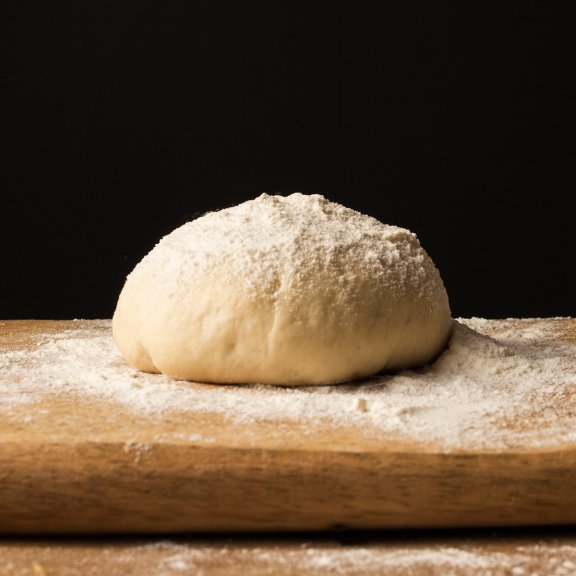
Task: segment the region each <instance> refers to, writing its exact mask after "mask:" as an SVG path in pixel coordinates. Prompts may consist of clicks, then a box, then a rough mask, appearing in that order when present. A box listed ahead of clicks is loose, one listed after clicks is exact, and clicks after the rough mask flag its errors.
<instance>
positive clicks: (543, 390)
mask: <svg viewBox="0 0 576 576" xmlns="http://www.w3.org/2000/svg"><path fill="white" fill-rule="evenodd" d="M560 321H561V320H560V319H553V318H551V319H545V320H542V319H541V320H538V321H534V320H517V319H513V320H484V319H479V318H473V319H458V320H455V321H454V331H453V336H452V338H451V341H450V345H449V347H448V349H447V350H446V351H445V352H444V354H443V355H442V356H441V357H440V358H438V359H437V360H436V362H434V363H433V364H431V365H429V366H426V367H424V368H422V369H420V370H415V371H414V370H412V371H403V372H400V373H397V374H393V375H384V376H378V377H375V378H372V379H370V380H365V381H362V382H358V383H354V384H341V385H336V386H319V387H318V386H316V387H302V388H294V387H291V388H282V387H273V386H258V385H247V386H219V385H207V384H196V383H190V382H183V381H177V380H173V379H171V378H168V377H166V376H163V375H156V374H145V373H142V372H138V371H136V370H134V369H132V368H130V367H129V366H128V365H126V364H125V362H124V361H123V359H122V358H121V356H120V354H119V352H118V350H117V348H116V346H115V344H114V342H113V340H112V336H111V326H110V321H109V320H95V321H90V322H88V323H87V322H82V323H78V324H79V326H78V327H73V328H71V329H68V330H65V331H63V332H60V333H57V334H56V335H54V334H49V333H47V334H45V335H40V337H39V338H38V341H37V344H36V346H35V348H34V349H32V350H26V351H0V415H1V414H2V413H3V412H4V413H10V411H11V410H12V409H13V408H14V407H15V405H22V404H23V403H30V404H31V405H32V404H34V403H37V402H38V401H39V400H41V399H43V398H47V397H51V396H58V395H60V396H61V395H75V396H77V397H78V398H81V399H83V400H84V401H86V400H88V401H89V399H90V398H93V399H94V400H100V401H107V402H112V403H115V404H121V405H122V406H124V407H125V408H127V409H129V410H130V411H131V412H133V413H134V414H136V415H138V414H141V415H143V416H144V415H146V416H147V417H154V418H162V417H164V416H166V415H167V414H169V413H176V412H178V413H182V412H194V413H199V412H205V413H217V414H220V415H223V416H224V417H225V418H226V419H228V420H229V421H230V422H232V423H235V424H238V425H243V426H247V427H249V426H250V425H251V424H256V423H258V422H259V421H267V422H270V421H277V422H278V423H279V424H281V423H283V422H291V421H292V422H293V421H298V422H299V423H302V424H304V425H305V426H306V427H307V428H309V429H310V430H311V431H313V430H314V429H315V427H318V426H319V424H320V423H321V424H322V426H324V427H326V426H330V427H334V428H345V429H350V428H354V429H358V430H359V432H360V433H369V434H372V435H376V436H377V437H379V438H382V439H383V440H385V439H386V438H387V437H390V436H391V435H393V436H394V437H396V438H398V437H401V438H405V439H406V440H407V441H409V442H426V441H434V442H437V443H439V444H440V445H442V446H444V447H445V448H446V449H473V448H482V447H489V448H491V449H499V448H510V447H515V446H519V447H524V448H529V447H531V446H532V447H536V446H539V447H545V446H547V445H549V446H553V445H556V444H557V443H558V442H559V440H561V441H564V442H573V441H576V394H574V390H576V342H575V341H573V340H572V341H563V340H561V339H559V337H558V334H557V326H558V323H559V322H560ZM80 324H81V325H80ZM31 417H33V416H31ZM527 423H528V424H529V425H527Z"/></svg>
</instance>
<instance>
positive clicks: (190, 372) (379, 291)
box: [113, 193, 452, 385]
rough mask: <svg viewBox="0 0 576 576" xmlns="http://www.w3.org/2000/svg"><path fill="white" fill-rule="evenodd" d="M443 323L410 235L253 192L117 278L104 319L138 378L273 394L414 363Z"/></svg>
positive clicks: (305, 202)
mask: <svg viewBox="0 0 576 576" xmlns="http://www.w3.org/2000/svg"><path fill="white" fill-rule="evenodd" d="M451 327H452V318H451V312H450V307H449V303H448V296H447V294H446V290H445V288H444V284H443V283H442V279H441V278H440V274H439V272H438V270H437V269H436V267H435V266H434V264H433V262H432V260H431V259H430V257H429V256H428V255H427V254H426V252H425V251H424V250H423V249H422V247H421V246H420V243H419V242H418V239H417V238H416V235H415V234H413V233H412V232H410V231H408V230H405V229H403V228H398V227H396V226H388V225H386V224H382V223H381V222H379V221H378V220H376V219H375V218H372V217H370V216H366V215H363V214H360V213H359V212H356V211H354V210H352V209H350V208H346V207H344V206H342V205H340V204H336V203H333V202H330V201H328V200H326V199H325V198H323V197H322V196H319V195H304V194H300V193H296V194H292V195H290V196H285V197H284V196H269V195H267V194H263V195H261V196H260V197H258V198H256V199H255V200H251V201H248V202H244V203H243V204H240V205H238V206H235V207H232V208H228V209H225V210H221V211H218V212H211V213H208V214H206V215H204V216H202V217H200V218H198V219H196V220H194V221H192V222H189V223H187V224H185V225H184V226H181V227H180V228H177V229H176V230H174V231H173V232H172V233H171V234H169V235H167V236H165V237H164V238H162V239H161V240H160V242H159V243H158V244H157V245H156V246H155V247H154V249H153V250H152V251H151V252H150V253H149V254H148V255H147V256H145V257H144V258H143V260H142V261H141V262H140V263H139V264H138V265H137V266H136V268H135V269H134V271H133V272H132V273H131V274H130V275H129V276H128V278H127V280H126V283H125V285H124V288H123V289H122V292H121V294H120V297H119V300H118V304H117V307H116V311H115V313H114V319H113V331H114V338H115V341H116V343H117V345H118V347H119V349H120V351H121V352H122V354H123V356H124V358H125V359H126V360H127V361H128V363H129V364H131V365H132V366H134V367H135V368H138V369H140V370H144V371H147V372H162V373H164V374H168V375H170V376H173V377H175V378H181V379H185V380H195V381H201V382H219V383H256V382H257V383H266V384H280V385H299V384H330V383H336V382H343V381H347V380H352V379H355V378H362V377H366V376H369V375H372V374H375V373H376V372H379V371H382V370H397V369H401V368H411V367H416V366H420V365H422V364H425V363H427V362H429V361H430V360H431V359H433V358H434V357H435V356H437V355H438V354H439V353H440V352H441V351H442V350H443V349H444V347H445V345H446V342H447V340H448V337H449V334H450V331H451Z"/></svg>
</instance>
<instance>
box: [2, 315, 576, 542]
mask: <svg viewBox="0 0 576 576" xmlns="http://www.w3.org/2000/svg"><path fill="white" fill-rule="evenodd" d="M535 322H537V321H535ZM99 326H100V325H99V324H98V323H95V322H91V321H80V322H68V321H6V322H2V323H0V349H7V348H9V349H12V350H14V349H17V350H22V351H24V353H25V351H26V350H32V349H34V347H35V346H36V345H37V342H38V338H39V337H40V335H41V336H42V337H43V338H45V337H46V335H49V334H56V335H57V334H59V333H61V332H62V331H64V330H76V329H82V330H99V329H100V327H99ZM575 328H576V321H575V320H573V319H558V321H557V329H558V337H559V338H562V339H565V340H569V341H574V339H575V338H574V334H575ZM225 393H226V391H225V389H223V390H222V394H225ZM34 409H35V412H34V417H33V419H32V420H30V419H29V418H27V416H29V410H30V406H28V405H24V406H23V407H22V408H21V411H20V412H19V409H18V407H17V406H16V407H14V410H13V411H12V413H11V416H10V418H5V419H4V420H3V421H0V532H1V533H5V534H40V533H76V534H78V533H146V532H153V533H162V532H170V533H173V532H229V531H260V530H267V531H268V530H277V531H287V530H325V529H331V528H334V527H343V526H344V527H348V528H405V527H408V528H409V527H418V528H423V527H462V526H502V525H529V524H568V523H575V522H576V447H575V446H574V445H572V444H570V443H567V442H566V441H564V440H563V439H562V438H558V444H557V446H552V447H550V446H547V447H546V448H545V449H541V450H535V449H530V450H526V449H522V447H516V448H514V449H508V450H497V451H491V450H482V451H478V450H475V451H470V452H466V451H446V450H442V449H440V448H438V447H437V446H434V444H429V445H426V444H421V443H414V444H410V443H407V442H405V441H401V440H400V439H394V438H390V439H388V440H387V441H385V442H383V441H382V440H381V439H380V440H378V439H375V438H370V437H362V436H358V435H357V434H352V433H351V431H350V430H346V429H340V430H334V429H333V428H330V429H328V428H327V429H326V431H325V433H324V434H318V433H316V434H314V435H311V436H310V435H306V430H305V428H304V427H302V428H301V429H300V428H299V425H298V423H292V424H290V429H288V428H286V426H287V424H286V423H282V427H283V430H284V433H279V431H278V423H277V422H259V423H257V424H256V423H255V424H254V425H253V426H250V425H247V426H245V427H238V426H231V425H230V423H229V422H228V421H227V420H225V419H224V418H223V417H222V416H221V415H218V414H210V413H206V412H202V413H198V414H194V415H190V414H188V415H186V416H185V417H184V416H182V415H177V414H173V415H169V416H167V417H166V418H164V419H158V418H155V419H148V418H143V417H140V416H138V415H135V414H133V413H131V412H130V411H129V410H125V409H123V408H122V407H120V406H114V405H110V403H105V402H96V401H94V399H90V401H86V402H78V401H77V399H73V398H68V397H66V396H63V397H58V398H57V399H54V400H53V401H51V402H50V403H48V404H46V403H45V404H42V405H38V406H35V407H34ZM558 410H559V411H561V410H562V404H561V403H560V404H559V406H558ZM198 434H200V435H201V436H205V437H209V438H210V443H198V442H195V441H192V440H190V439H189V438H191V437H193V436H197V435H198ZM187 438H188V439H187Z"/></svg>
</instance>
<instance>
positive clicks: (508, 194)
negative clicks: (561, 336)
mask: <svg viewBox="0 0 576 576" xmlns="http://www.w3.org/2000/svg"><path fill="white" fill-rule="evenodd" d="M569 4H570V3H569V2H566V3H561V2H558V3H555V2H534V1H525V2H517V3H516V2H480V3H469V2H453V3H448V2H421V3H414V2H409V1H405V2H398V3H384V2H382V3H379V6H380V7H379V9H378V11H377V12H376V11H375V9H374V7H373V6H375V5H376V3H374V4H372V3H364V2H354V1H346V0H342V1H340V2H338V1H325V2H316V1H306V2H297V1H294V0H291V1H290V2H283V1H278V2H273V1H267V2H256V1H250V2H222V1H214V0H212V1H208V2H160V1H156V2H151V1H145V0H137V1H136V0H134V1H121V0H120V1H118V0H115V1H105V0H98V1H94V2H90V1H87V0H86V1H82V2H81V1H75V2H58V1H57V2H44V1H43V0H38V1H32V0H21V1H18V2H13V3H10V2H9V3H8V6H12V8H10V7H9V8H6V4H3V6H4V7H3V8H2V10H5V11H6V10H7V12H6V14H5V16H4V17H3V18H2V19H1V25H2V33H1V43H2V49H3V54H4V58H3V62H4V64H3V67H2V72H1V74H2V83H1V88H2V92H1V93H2V102H1V104H2V105H1V115H2V119H3V120H2V123H3V126H2V130H1V132H0V134H1V138H2V142H3V144H4V152H3V154H2V167H1V168H2V169H1V178H2V183H1V193H2V198H3V200H2V205H3V209H2V230H1V234H2V238H1V239H0V240H1V242H2V243H1V255H2V268H1V274H2V281H1V289H0V318H34V317H35V318H73V317H77V318H78V317H84V318H91V317H109V316H111V315H112V313H113V310H114V307H115V304H116V298H117V296H118V293H119V291H120V289H121V286H122V283H123V281H124V278H125V276H126V274H127V273H128V272H129V271H130V270H131V269H132V268H133V267H134V265H135V264H136V263H137V262H138V261H139V260H140V259H141V258H142V256H143V255H144V254H145V253H146V252H147V251H148V250H150V249H151V248H152V246H153V245H154V244H155V242H156V241H157V240H158V239H159V238H160V237H161V236H162V235H164V234H166V233H168V232H169V231H171V230H172V229H174V228H175V227H177V226H179V225H181V224H182V223H184V222H185V221H187V220H190V219H192V218H194V217H195V216H197V215H199V214H202V213H203V212H205V211H207V210H212V209H216V208H221V207H225V206H228V205H231V204H236V203H239V202H241V201H243V200H246V199H249V198H253V197H255V196H257V195H259V194H260V193H261V192H264V191H266V192H269V193H274V192H280V193H288V192H292V191H302V192H306V193H320V194H324V195H325V196H327V197H328V198H330V199H332V200H335V201H339V202H341V203H344V204H346V205H348V206H350V207H352V208H355V209H357V210H360V211H363V212H366V213H369V214H371V215H373V216H376V217H377V218H379V219H381V220H382V221H384V222H387V223H390V224H396V225H400V226H404V227H407V228H409V229H411V230H412V231H414V232H416V233H417V235H418V236H419V238H420V240H421V242H422V244H423V246H424V247H425V248H426V249H427V251H428V252H429V253H430V255H431V256H432V258H433V259H434V261H435V262H436V264H437V266H438V268H439V269H440V271H441V274H442V276H443V278H444V280H445V283H446V286H447V289H448V292H449V295H450V298H451V303H452V310H453V314H454V316H473V315H474V316H484V317H493V318H497V317H507V316H560V315H574V313H575V306H574V296H573V294H574V277H575V274H574V256H573V253H574V240H573V222H574V216H573V210H572V208H571V205H570V204H569V201H570V198H571V197H572V195H573V191H574V189H575V188H574V186H575V184H576V182H575V180H576V179H575V177H574V170H575V162H574V160H575V146H574V134H575V128H576V126H575V122H574V119H575V90H574V58H573V56H572V48H573V47H572V46H571V45H570V38H571V36H572V34H573V31H574V22H573V21H571V20H570V18H569V15H568V14H567V13H565V12H564V11H563V9H562V8H561V7H562V6H568V5H569Z"/></svg>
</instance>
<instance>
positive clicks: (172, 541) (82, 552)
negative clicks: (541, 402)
mask: <svg viewBox="0 0 576 576" xmlns="http://www.w3.org/2000/svg"><path fill="white" fill-rule="evenodd" d="M186 574H191V575H192V574H193V575H202V576H237V575H244V574H246V575H251V576H259V575H274V576H283V575H290V576H297V575H298V576H300V575H304V574H305V575H307V576H308V575H309V576H328V575H336V576H365V575H368V574H370V575H372V574H377V575H386V576H400V575H403V576H421V575H422V576H502V575H507V576H574V574H576V529H574V528H565V527H564V528H546V529H536V530H534V529H527V528H524V529H521V530H518V529H514V530H502V529H500V530H489V531H487V530H482V531H477V530H475V531H458V532H454V531H447V532H445V531H429V532H421V531H418V532H405V531H390V532H386V533H382V532H353V533H347V532H341V533H319V534H294V535H282V536H279V535H273V534H271V535H262V534H260V535H245V536H239V535H235V536H225V535H220V536H214V535H212V536H209V537H208V536H195V537H166V536H164V537H156V538H154V537H147V538H139V539H133V538H126V537H118V538H106V539H86V538H84V539H79V538H73V537H72V538H62V537H59V538H51V539H37V538H36V539H19V540H13V539H11V540H6V539H5V540H3V541H1V540H0V576H56V575H58V576H90V575H98V576H100V575H105V576H131V575H134V576H136V575H138V576H182V575H186Z"/></svg>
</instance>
